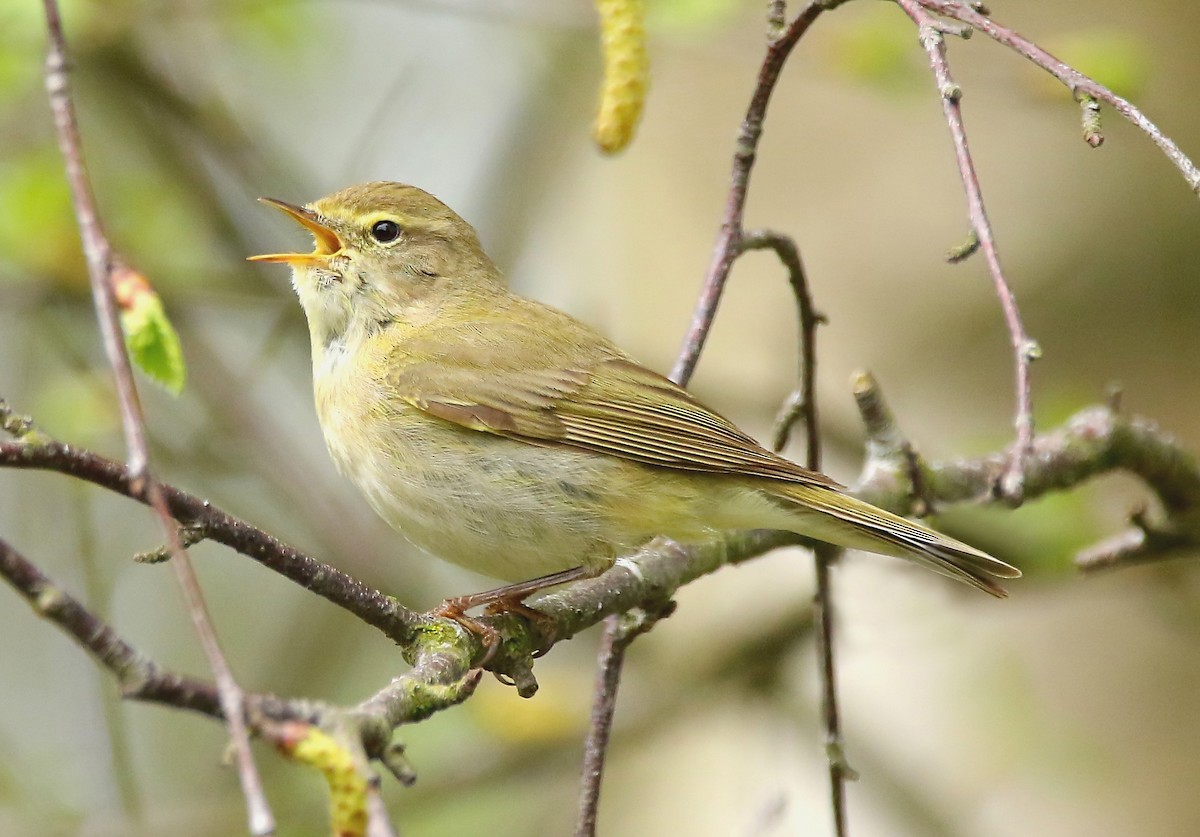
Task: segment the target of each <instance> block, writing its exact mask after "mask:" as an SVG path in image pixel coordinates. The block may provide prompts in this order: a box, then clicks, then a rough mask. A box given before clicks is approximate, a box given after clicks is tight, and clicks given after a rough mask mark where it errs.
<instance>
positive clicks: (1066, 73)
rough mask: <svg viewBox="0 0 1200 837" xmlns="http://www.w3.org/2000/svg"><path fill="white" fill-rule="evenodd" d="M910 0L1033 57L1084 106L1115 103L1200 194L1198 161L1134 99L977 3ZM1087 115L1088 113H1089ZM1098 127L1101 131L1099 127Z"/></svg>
mask: <svg viewBox="0 0 1200 837" xmlns="http://www.w3.org/2000/svg"><path fill="white" fill-rule="evenodd" d="M909 2H913V3H916V4H917V5H920V6H921V7H923V8H925V9H928V10H929V11H931V12H935V13H936V14H940V15H943V16H944V17H948V18H951V19H952V20H957V21H960V22H961V23H965V24H967V25H968V26H970V27H972V28H973V29H977V30H978V31H980V32H982V33H983V34H985V35H987V36H988V37H989V38H991V39H992V40H994V41H996V42H997V43H1000V44H1003V45H1004V46H1006V47H1008V48H1009V49H1011V50H1012V51H1013V52H1016V53H1017V54H1018V55H1022V56H1024V57H1025V58H1027V59H1029V60H1030V61H1032V62H1033V63H1034V64H1036V65H1037V66H1038V67H1041V68H1042V69H1043V70H1045V71H1046V72H1047V73H1049V74H1050V75H1052V76H1054V77H1055V78H1056V79H1058V80H1059V81H1060V82H1062V83H1063V85H1065V86H1066V88H1067V89H1068V90H1070V91H1071V93H1072V95H1073V96H1074V97H1075V98H1076V100H1077V101H1079V102H1080V104H1081V106H1085V107H1086V100H1085V97H1091V98H1092V99H1095V100H1098V101H1100V102H1104V103H1106V104H1108V105H1111V106H1112V108H1113V110H1115V111H1116V112H1117V113H1119V114H1121V116H1123V117H1125V118H1126V119H1127V120H1129V121H1130V122H1131V123H1133V124H1134V125H1135V126H1137V128H1138V129H1139V130H1141V131H1142V132H1143V133H1144V134H1146V136H1148V137H1149V138H1150V139H1151V140H1152V141H1153V142H1154V144H1155V145H1157V146H1158V147H1159V148H1160V149H1162V152H1163V154H1165V155H1166V156H1167V159H1168V160H1170V161H1171V162H1172V163H1173V164H1174V165H1175V167H1176V168H1177V169H1179V171H1180V173H1181V174H1182V175H1183V178H1184V180H1186V181H1187V184H1188V188H1190V189H1191V190H1192V191H1193V192H1195V193H1197V194H1200V169H1198V168H1197V167H1196V164H1195V163H1193V162H1192V161H1191V159H1189V158H1188V156H1187V155H1186V154H1184V153H1183V151H1182V150H1181V149H1180V148H1179V146H1178V145H1176V144H1175V142H1174V141H1173V140H1172V139H1171V138H1170V137H1168V136H1166V135H1165V134H1164V133H1163V132H1162V130H1160V129H1159V127H1158V126H1157V125H1155V124H1154V123H1153V122H1152V121H1150V119H1149V118H1147V117H1146V115H1145V114H1144V113H1142V112H1141V110H1139V109H1138V108H1137V107H1135V106H1134V105H1133V104H1132V103H1131V102H1129V101H1127V100H1125V99H1123V98H1122V97H1120V96H1118V95H1117V94H1116V93H1114V92H1113V91H1111V90H1109V89H1108V88H1107V87H1105V86H1104V85H1103V84H1100V83H1099V82H1097V81H1096V80H1095V79H1093V78H1091V77H1089V76H1086V75H1084V74H1083V73H1081V72H1079V71H1078V70H1076V69H1075V68H1074V67H1071V66H1069V65H1067V64H1064V63H1063V62H1062V61H1059V60H1058V59H1057V58H1055V57H1054V56H1053V55H1051V54H1050V53H1049V52H1047V51H1046V50H1044V49H1042V48H1041V47H1039V46H1038V45H1037V44H1034V43H1032V42H1031V41H1029V40H1028V39H1026V38H1024V37H1022V36H1021V35H1020V34H1018V33H1017V32H1015V31H1013V30H1012V29H1009V28H1008V27H1006V26H1002V25H1000V24H999V23H996V22H995V21H994V20H992V19H991V18H990V17H989V16H988V15H987V14H986V13H982V12H980V11H978V10H976V9H974V8H972V6H973V5H974V4H969V3H963V2H959V0H909ZM1086 116H1087V114H1086V113H1085V117H1086ZM1096 130H1097V133H1098V129H1096ZM1084 139H1085V140H1086V141H1087V142H1088V144H1089V145H1091V146H1093V147H1095V146H1097V145H1099V144H1100V143H1099V142H1098V141H1096V138H1093V137H1091V136H1089V133H1088V131H1087V130H1086V129H1085V133H1084Z"/></svg>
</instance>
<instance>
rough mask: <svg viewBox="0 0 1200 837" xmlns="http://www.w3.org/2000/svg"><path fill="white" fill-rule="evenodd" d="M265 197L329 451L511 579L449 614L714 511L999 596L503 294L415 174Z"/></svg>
mask: <svg viewBox="0 0 1200 837" xmlns="http://www.w3.org/2000/svg"><path fill="white" fill-rule="evenodd" d="M264 201H265V202H266V203H269V204H271V205H272V206H274V207H277V208H278V209H281V210H282V211H284V212H285V213H287V214H288V215H290V216H291V217H292V218H294V219H295V220H296V221H298V222H299V223H300V224H301V225H302V226H303V227H305V228H306V229H307V230H308V231H309V232H310V233H312V235H313V238H314V240H315V245H316V246H315V249H314V250H313V252H312V253H306V254H297V253H284V254H273V255H264V256H254V257H252V260H253V261H261V262H282V263H284V264H287V265H290V266H291V268H292V284H293V286H294V287H295V290H296V294H297V295H298V296H299V297H300V303H301V305H302V306H303V307H304V313H305V314H306V315H307V317H308V327H309V334H310V337H311V339H312V358H313V388H314V390H315V394H316V404H317V415H318V417H319V419H320V422H321V428H322V430H323V431H324V434H325V441H326V444H327V445H328V447H329V452H330V454H331V455H332V456H333V459H334V462H335V463H337V467H338V468H339V470H340V471H341V472H342V473H343V474H346V475H347V476H349V477H350V479H352V480H353V481H354V482H355V484H356V485H357V486H358V487H359V489H361V490H362V492H363V494H365V495H366V497H367V500H368V501H369V502H370V504H371V506H372V507H373V508H374V509H375V510H376V511H377V512H378V513H379V514H380V515H381V516H382V517H383V518H384V519H385V520H386V521H387V522H388V523H390V524H391V525H392V526H393V527H395V528H396V529H398V530H400V532H402V533H403V534H404V535H405V536H407V537H408V539H409V540H411V541H412V542H413V543H415V544H416V545H418V546H420V547H422V548H424V549H425V550H427V551H428V552H431V553H433V554H434V555H436V556H439V557H441V558H444V559H446V560H447V561H452V562H454V563H456V564H459V565H461V566H463V567H467V568H468V569H471V570H474V571H476V572H479V573H483V574H484V575H488V576H492V577H494V578H498V579H503V580H506V581H509V582H521V583H517V584H510V585H507V586H505V587H500V588H497V589H496V590H490V591H487V592H486V593H480V594H475V595H473V596H465V597H462V598H460V599H454V600H448V602H447V605H445V606H444V609H443V612H444V613H446V614H448V615H452V616H455V617H456V618H457V617H458V616H461V615H462V611H463V609H464V608H467V607H473V606H476V605H480V604H485V603H493V604H495V603H508V604H512V605H513V606H517V604H518V603H519V601H520V600H521V599H522V598H524V597H525V596H527V595H529V594H530V593H532V592H534V591H536V590H540V589H542V588H544V587H548V586H550V585H553V584H559V583H562V582H565V581H570V580H573V579H577V578H583V577H588V576H593V575H598V574H599V573H601V572H603V571H604V570H605V569H607V568H608V567H610V566H611V565H612V563H613V562H614V560H615V559H616V558H617V557H618V556H620V555H621V554H622V553H627V552H630V551H632V550H634V549H635V548H637V547H639V546H641V545H642V544H644V543H646V542H647V541H649V540H651V539H652V538H654V537H655V536H659V535H663V536H666V537H669V538H672V539H673V540H676V541H679V542H684V543H688V542H693V543H694V542H698V541H703V540H706V539H709V538H712V537H713V535H714V533H715V532H718V531H721V530H738V529H776V530H786V531H789V532H795V533H798V534H800V535H803V536H806V537H810V538H814V539H817V540H821V541H826V542H829V543H833V544H838V545H840V546H846V547H852V548H855V549H863V550H867V551H869V552H877V553H881V554H884V555H893V556H898V557H901V558H907V559H909V560H911V561H915V562H916V563H918V564H921V565H922V566H925V567H928V568H929V569H932V570H935V571H936V572H939V573H942V574H943V575H947V576H950V577H951V578H956V579H958V580H959V581H963V582H966V583H967V584H970V585H973V586H975V587H978V588H979V589H980V590H984V591H986V592H988V593H991V594H992V595H994V596H1004V595H1006V594H1005V591H1004V589H1003V588H1002V587H1000V586H999V585H998V584H997V583H996V582H995V581H994V580H993V577H998V578H1017V577H1018V576H1020V574H1021V573H1020V571H1019V570H1017V569H1016V568H1015V567H1012V566H1010V565H1008V564H1006V563H1004V562H1003V561H999V560H997V559H996V558H993V557H992V556H990V555H988V554H986V553H984V552H981V551H980V550H978V549H975V548H974V547H971V546H968V545H967V544H965V543H961V542H960V541H957V540H954V539H953V538H949V537H946V536H945V535H942V534H939V533H938V532H935V531H933V530H932V529H930V528H928V527H926V526H923V525H922V524H920V523H915V522H913V521H910V520H906V519H904V518H902V517H898V516H897V515H894V514H892V513H890V512H887V511H884V510H883V509H880V508H876V507H875V506H872V505H870V504H868V503H865V502H863V501H861V500H858V499H856V498H855V497H852V496H850V495H849V494H847V493H846V492H845V491H844V490H843V488H842V486H840V485H838V484H837V483H836V482H834V481H833V480H832V479H830V478H829V477H827V476H825V475H824V474H819V473H816V472H814V471H810V470H807V469H805V468H802V467H800V466H799V465H796V464H794V463H793V462H790V461H789V460H787V459H784V458H782V457H780V456H777V455H775V454H773V453H771V452H770V451H768V450H766V449H764V448H763V447H761V446H760V445H759V444H758V443H757V442H755V441H754V439H752V438H751V437H750V436H748V435H747V434H745V433H743V432H742V431H741V430H739V429H738V428H737V427H736V426H734V425H733V423H731V422H730V421H728V420H727V419H725V418H723V417H722V416H720V415H718V414H717V413H715V412H713V411H712V410H710V409H708V408H707V407H705V406H703V405H702V404H700V403H699V402H698V401H696V400H695V399H694V398H693V397H692V396H691V395H689V394H688V393H687V392H686V391H685V390H684V389H683V388H681V387H679V386H677V385H676V384H674V383H672V382H671V381H670V380H668V379H667V378H664V377H662V376H661V375H658V374H656V373H654V372H651V371H650V370H648V369H646V368H645V367H643V366H641V365H639V364H638V363H637V362H636V361H634V360H632V359H630V357H629V356H628V355H626V354H625V353H624V352H623V351H621V350H620V349H619V348H617V347H616V346H615V345H613V344H612V343H611V342H609V341H608V340H606V339H605V338H604V337H602V336H601V335H600V334H598V333H597V332H595V331H594V330H593V329H591V328H590V327H588V326H586V325H584V324H583V323H581V322H579V321H578V320H575V319H573V318H572V317H570V316H568V315H566V314H564V313H562V312H561V311H557V310H555V309H554V308H550V307H548V306H546V305H542V304H541V303H539V302H534V301H532V300H529V299H525V298H524V297H520V296H517V295H515V294H513V293H511V292H510V291H509V290H508V289H507V287H506V286H505V282H504V279H503V277H502V275H501V273H500V270H499V269H498V268H497V267H496V265H495V264H494V263H493V262H492V260H491V259H490V258H488V256H487V254H486V253H485V252H484V251H483V248H482V246H481V245H480V243H479V238H478V237H477V235H476V234H475V230H474V229H473V228H472V227H471V226H470V225H469V224H468V223H467V222H466V221H464V220H463V219H462V218H460V217H459V216H458V215H456V214H455V213H454V212H453V211H452V210H451V209H450V208H449V207H447V206H446V205H445V204H443V203H442V202H441V201H439V200H437V199H436V198H434V197H433V196H432V195H429V194H428V193H426V192H423V191H422V190H420V189H418V188H416V187H414V186H406V185H403V184H400V183H385V182H381V183H366V184H363V185H360V186H352V187H350V188H348V189H344V190H342V191H340V192H336V193H334V194H332V195H330V196H328V197H326V198H322V199H321V200H318V201H316V202H314V203H311V204H309V205H307V206H303V207H302V206H294V205H292V204H288V203H285V202H283V201H279V200H274V199H267V198H264ZM469 621H470V620H468V622H469Z"/></svg>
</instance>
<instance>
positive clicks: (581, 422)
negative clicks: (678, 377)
mask: <svg viewBox="0 0 1200 837" xmlns="http://www.w3.org/2000/svg"><path fill="white" fill-rule="evenodd" d="M482 331H487V329H483V330H482ZM479 335H480V331H476V332H475V335H474V336H476V337H478V336H479ZM489 336H490V335H489ZM532 339H533V340H534V342H535V343H536V342H539V341H538V340H537V338H536V337H534V338H532ZM440 345H441V346H442V347H444V346H445V345H446V343H445V341H441V344H440ZM452 345H453V346H454V348H453V349H452V350H450V351H449V352H444V351H443V352H439V356H438V357H436V358H435V359H424V360H421V361H419V362H411V360H410V361H405V362H401V363H398V364H397V365H396V366H394V367H393V370H394V371H393V373H392V375H391V378H390V381H389V383H390V385H391V387H392V388H393V391H394V393H395V394H396V395H397V396H398V397H399V398H401V399H402V400H403V401H406V402H407V403H409V404H411V405H413V406H415V407H417V408H419V409H421V410H423V411H425V412H427V413H429V414H430V415H432V416H437V417H438V418H441V419H444V420H446V421H450V422H454V423H455V424H458V425H461V426H462V427H467V428H470V429H472V430H479V431H483V432H487V433H494V434H497V435H499V436H506V437H508V438H511V439H518V440H521V441H525V442H529V443H532V444H546V445H562V446H565V447H571V448H576V449H579V450H587V451H593V452H596V453H602V454H607V455H609V456H617V457H622V458H624V459H630V460H633V461H636V462H641V463H644V464H646V465H655V466H659V467H664V468H677V469H681V470H686V471H700V472H710V473H734V474H741V475H744V476H750V477H766V478H770V479H777V480H783V481H786V482H792V483H802V484H806V485H813V486H822V487H827V488H841V486H840V485H839V484H838V483H836V482H834V481H833V480H831V479H829V478H828V477H826V476H825V475H823V474H819V473H816V472H814V471H809V470H807V469H805V468H802V467H800V466H799V465H797V464H795V463H794V462H790V461H789V460H787V459H784V458H782V457H780V456H776V455H775V454H773V453H771V452H770V451H767V450H766V449H764V448H763V447H761V446H760V445H759V444H758V443H757V442H755V441H754V439H752V438H751V437H750V436H748V435H746V434H745V433H743V432H742V431H741V430H739V429H738V428H737V427H736V426H735V425H734V424H733V423H732V422H730V421H729V420H728V419H725V418H724V417H722V416H720V415H718V414H717V413H714V412H713V411H712V410H709V409H708V408H707V407H705V406H703V405H702V404H700V403H699V402H697V401H696V400H695V399H694V398H692V396H691V395H689V394H688V393H687V391H685V390H684V389H683V388H682V387H679V386H678V385H676V384H674V383H673V382H671V381H670V380H668V379H667V378H664V377H662V376H661V375H658V374H656V373H654V372H651V371H650V370H648V369H646V368H644V367H642V366H640V365H638V364H637V363H634V362H633V361H631V360H629V359H627V358H625V357H624V356H623V355H621V353H620V352H619V351H618V350H617V349H615V347H611V346H610V345H608V344H606V343H605V344H600V345H597V344H595V343H592V342H591V341H587V342H584V343H581V344H580V345H578V346H577V347H575V349H576V350H575V351H572V350H571V347H569V346H568V347H566V348H565V349H564V348H561V347H558V346H555V347H550V349H549V350H548V351H547V346H546V345H545V344H542V345H539V346H536V347H534V346H530V345H529V344H528V343H527V342H522V341H519V340H510V341H506V340H491V339H486V338H485V339H484V340H482V341H479V340H465V339H464V340H459V341H455V342H454V343H453V344H452ZM596 355H599V356H598V357H596ZM419 356H423V357H425V358H428V357H429V354H428V353H426V352H420V353H419ZM581 356H583V357H585V358H586V357H587V356H591V357H592V358H593V359H591V360H584V361H582V362H580V357H581ZM408 357H409V358H411V357H412V355H411V354H410V355H408ZM481 370H487V371H486V372H482V371H481Z"/></svg>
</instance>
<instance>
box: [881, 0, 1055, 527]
mask: <svg viewBox="0 0 1200 837" xmlns="http://www.w3.org/2000/svg"><path fill="white" fill-rule="evenodd" d="M896 3H897V4H898V5H899V6H900V7H901V8H902V9H903V10H904V11H905V13H906V14H907V15H908V16H909V17H910V18H912V21H913V23H915V24H916V25H917V28H918V31H919V33H920V40H921V46H922V48H924V50H925V54H926V55H927V56H928V57H929V66H930V67H931V68H932V70H933V75H934V80H935V81H936V83H937V87H938V94H939V96H940V97H941V100H942V112H943V113H944V114H945V117H946V124H947V125H948V126H949V127H950V136H951V138H952V139H953V141H954V157H955V160H956V161H957V162H958V173H959V176H960V177H961V179H962V182H963V189H964V190H965V191H966V194H967V215H968V218H969V220H970V223H971V231H972V232H973V233H974V235H975V236H976V237H977V239H978V242H979V249H980V250H982V251H983V256H984V259H985V260H986V261H987V266H988V273H990V274H991V277H992V283H993V284H994V285H995V286H996V295H997V296H998V297H999V298H1000V307H1001V308H1002V309H1003V311H1004V321H1005V323H1006V324H1007V326H1008V334H1009V339H1010V341H1011V343H1012V348H1013V354H1014V357H1015V365H1016V375H1015V377H1016V392H1017V397H1016V400H1017V409H1016V418H1015V419H1014V422H1013V423H1014V425H1015V427H1016V432H1017V438H1016V442H1015V443H1014V445H1013V451H1012V463H1011V465H1010V466H1009V468H1008V470H1007V471H1006V472H1005V474H1004V476H1003V477H1002V478H1001V480H1000V482H999V483H998V484H997V490H998V492H999V493H1000V495H1001V496H1003V497H1004V498H1006V499H1007V500H1008V501H1009V502H1010V503H1012V504H1013V505H1018V504H1020V503H1021V501H1022V498H1023V492H1024V486H1023V485H1022V476H1023V474H1024V472H1025V460H1026V459H1027V458H1028V457H1029V452H1030V450H1031V448H1032V446H1033V433H1034V427H1033V403H1032V401H1033V396H1032V384H1031V382H1030V370H1029V367H1030V364H1032V363H1033V361H1034V360H1036V359H1037V358H1038V357H1039V356H1040V354H1041V351H1040V349H1039V348H1038V345H1037V343H1036V342H1035V341H1034V340H1033V339H1031V338H1030V337H1029V335H1028V334H1027V333H1026V331H1025V324H1024V322H1023V321H1022V319H1021V312H1020V309H1019V308H1018V307H1017V300H1016V296H1015V295H1014V294H1013V292H1012V287H1011V285H1010V284H1009V282H1008V280H1007V279H1006V278H1005V276H1004V270H1003V269H1002V268H1001V267H1000V254H999V251H998V250H997V248H996V239H995V236H994V235H993V233H992V225H991V222H990V221H989V220H988V216H987V209H986V207H985V205H984V201H983V190H982V188H981V187H980V185H979V176H978V175H977V174H976V172H975V162H974V160H973V159H972V157H971V151H970V148H969V147H968V145H967V133H966V129H965V127H964V126H963V119H962V108H961V107H960V106H959V100H960V99H961V98H962V88H960V87H959V86H958V84H957V83H955V81H954V78H953V76H952V75H951V74H950V65H949V63H948V62H947V61H946V38H945V34H946V33H950V34H954V35H958V36H965V35H966V34H967V33H969V31H970V30H963V29H961V28H960V27H958V26H952V25H950V24H947V23H945V22H943V21H940V20H938V19H937V18H935V17H934V16H933V15H931V14H930V13H929V12H928V11H927V10H926V8H925V6H924V4H923V3H922V0H896Z"/></svg>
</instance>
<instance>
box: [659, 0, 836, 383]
mask: <svg viewBox="0 0 1200 837" xmlns="http://www.w3.org/2000/svg"><path fill="white" fill-rule="evenodd" d="M841 2H842V0H810V2H809V3H808V4H807V5H805V6H804V8H803V9H801V10H800V11H799V12H798V13H797V15H796V17H795V18H794V19H793V20H792V22H791V23H790V24H788V26H787V27H786V28H784V29H783V30H782V32H780V33H779V34H778V35H777V36H775V37H772V38H771V39H770V40H769V41H768V43H767V54H766V57H765V58H763V62H762V66H761V67H760V68H759V71H758V82H757V83H756V84H755V86H754V92H753V93H752V94H751V96H750V105H749V106H748V107H747V108H746V115H745V116H744V117H743V118H742V125H741V128H740V129H739V131H738V136H737V150H736V151H735V152H734V155H733V172H732V174H731V175H730V183H729V195H728V197H727V198H726V199H725V213H724V216H723V217H722V219H721V230H720V232H719V233H718V234H717V243H716V246H715V247H714V248H713V257H712V262H711V263H710V264H709V267H708V272H707V273H706V274H705V276H704V284H703V285H702V287H701V289H700V296H699V298H698V299H697V301H696V309H695V311H693V312H692V323H691V326H690V327H689V328H688V332H687V335H686V336H685V338H684V341H683V345H682V347H681V348H680V350H679V357H678V359H677V360H676V361H675V366H674V368H673V369H672V370H671V380H673V381H675V382H676V383H678V384H680V385H684V386H685V385H686V384H687V382H688V380H689V379H690V378H691V377H692V372H694V371H695V369H696V362H697V361H699V359H700V352H701V351H702V350H703V349H704V343H705V342H706V341H707V340H708V332H709V330H710V329H711V328H712V323H713V318H714V317H715V316H716V313H717V306H718V305H719V304H720V302H721V295H722V294H723V293H724V291H725V284H726V282H727V281H728V280H729V272H730V270H731V269H732V268H733V263H734V262H735V261H737V258H738V256H740V255H741V254H742V252H743V250H744V247H743V238H744V231H743V228H742V224H743V221H742V217H743V215H744V214H745V210H746V191H747V189H748V188H749V185H750V172H751V171H752V170H753V168H754V161H755V158H756V157H757V156H758V141H759V139H760V138H761V137H762V131H763V120H764V119H765V118H766V114H767V105H768V104H770V101H771V94H772V93H773V92H774V91H775V84H776V82H778V81H779V74H780V73H781V72H782V71H783V66H784V64H786V63H787V59H788V56H789V55H791V53H792V48H793V47H794V46H796V43H797V42H798V41H799V40H800V38H801V37H803V35H804V33H805V32H807V31H808V29H809V27H810V26H812V24H813V23H814V22H815V21H816V19H817V18H818V17H820V16H821V13H822V12H824V11H827V10H829V9H832V8H834V7H835V6H838V5H840V4H841ZM774 9H775V7H772V10H774ZM775 13H776V14H777V12H775Z"/></svg>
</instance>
